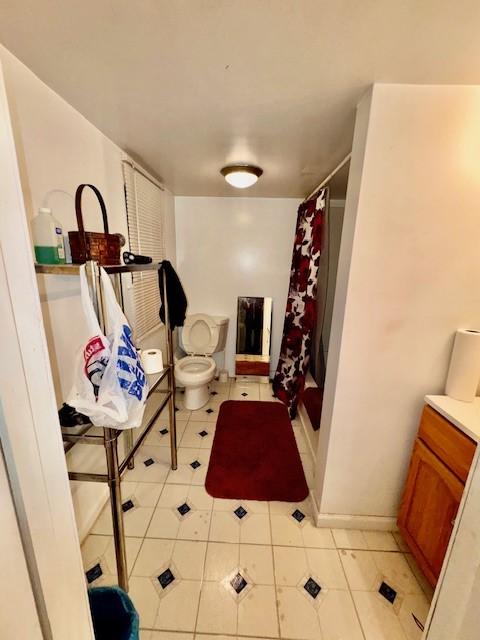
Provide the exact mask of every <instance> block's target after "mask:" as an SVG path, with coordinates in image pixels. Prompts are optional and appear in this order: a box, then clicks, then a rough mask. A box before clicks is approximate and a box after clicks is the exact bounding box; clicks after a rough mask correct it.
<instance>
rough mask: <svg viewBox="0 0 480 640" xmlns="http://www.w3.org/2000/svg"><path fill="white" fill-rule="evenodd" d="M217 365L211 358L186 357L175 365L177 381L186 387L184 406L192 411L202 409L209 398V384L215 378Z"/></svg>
mask: <svg viewBox="0 0 480 640" xmlns="http://www.w3.org/2000/svg"><path fill="white" fill-rule="evenodd" d="M215 369H216V364H215V360H214V359H213V358H210V357H209V356H185V357H184V358H181V359H180V360H178V362H177V364H176V365H175V379H176V381H177V383H178V384H179V385H180V386H182V387H185V397H184V405H185V409H189V410H190V411H192V410H195V409H200V407H203V405H204V404H207V402H208V398H209V389H208V384H209V382H211V381H212V380H213V378H214V376H215Z"/></svg>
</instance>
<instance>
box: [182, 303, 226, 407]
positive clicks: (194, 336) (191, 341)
mask: <svg viewBox="0 0 480 640" xmlns="http://www.w3.org/2000/svg"><path fill="white" fill-rule="evenodd" d="M227 328H228V318H224V317H223V316H208V315H206V314H203V313H197V314H194V315H191V316H187V318H186V319H185V324H184V327H183V330H182V336H181V337H182V343H183V348H184V350H185V351H186V352H187V354H188V355H186V356H185V357H184V358H180V359H179V360H177V362H176V364H175V379H176V381H177V384H178V385H179V386H183V387H185V396H184V406H185V409H188V410H190V411H194V410H195V409H200V408H201V407H203V405H205V404H206V403H207V402H208V399H209V389H208V384H209V383H210V382H211V381H212V380H213V378H214V376H215V370H216V364H215V360H214V359H213V358H211V357H210V356H211V354H212V353H216V352H217V351H222V350H223V349H224V348H225V342H226V337H227Z"/></svg>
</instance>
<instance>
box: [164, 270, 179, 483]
mask: <svg viewBox="0 0 480 640" xmlns="http://www.w3.org/2000/svg"><path fill="white" fill-rule="evenodd" d="M162 285H163V300H164V308H165V342H166V346H167V360H168V364H169V365H170V370H169V372H168V386H169V390H170V397H169V399H168V419H169V423H170V458H171V462H172V469H173V470H174V471H175V470H176V468H177V418H176V416H175V363H174V358H173V335H172V329H171V328H170V312H169V309H168V296H167V280H166V276H165V273H164V274H163V282H162Z"/></svg>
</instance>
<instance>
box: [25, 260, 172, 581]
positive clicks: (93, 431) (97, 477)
mask: <svg viewBox="0 0 480 640" xmlns="http://www.w3.org/2000/svg"><path fill="white" fill-rule="evenodd" d="M86 264H87V265H88V268H87V270H86V271H87V277H89V278H90V284H91V291H92V292H93V298H94V306H95V308H96V310H97V315H98V316H99V322H100V326H102V325H103V317H104V314H103V307H102V300H103V295H102V286H101V280H100V277H99V276H100V269H99V265H98V264H97V263H96V262H94V261H89V262H87V263H86ZM158 267H159V265H158V264H157V263H152V264H143V265H141V264H134V265H113V266H112V265H108V266H103V268H104V269H105V271H106V272H107V273H109V274H111V275H114V276H116V289H117V292H119V293H120V296H119V297H120V300H119V303H120V305H121V306H122V307H123V291H122V285H121V277H120V274H122V273H133V272H138V271H157V270H158ZM35 271H36V273H38V274H53V275H63V276H75V275H78V274H79V272H80V265H78V264H61V265H46V264H35ZM162 287H163V299H164V300H165V317H166V322H165V330H166V343H167V358H166V359H167V364H166V366H165V367H164V369H163V370H162V371H161V372H159V373H157V374H152V375H148V376H147V379H148V383H149V392H148V396H147V403H148V401H149V400H153V399H154V398H157V396H160V401H159V402H158V404H157V405H156V406H155V407H154V408H153V411H150V407H149V406H148V404H147V408H146V412H145V414H146V418H145V424H144V425H143V426H142V427H139V428H138V429H125V430H121V431H120V430H115V429H111V428H107V427H96V426H94V425H91V424H87V425H80V426H78V427H62V438H63V442H64V450H65V454H67V453H69V452H71V453H70V456H69V458H70V459H71V458H72V454H73V457H78V458H81V459H82V461H83V460H86V461H87V463H88V464H89V467H90V468H89V469H86V470H81V471H75V470H73V469H70V470H69V472H68V475H69V478H70V479H71V480H81V481H86V482H107V483H108V485H109V488H110V503H111V508H112V522H113V537H114V542H115V555H116V560H117V574H118V583H119V585H120V586H121V587H122V588H123V589H124V590H125V591H128V572H127V558H126V548H125V533H124V525H123V510H122V497H121V490H120V479H121V476H122V474H123V473H124V471H125V470H126V469H133V467H134V459H135V454H136V453H137V451H138V449H139V448H140V447H141V445H142V444H143V442H144V440H145V438H146V437H147V436H148V434H149V433H150V431H151V429H152V428H153V425H154V424H155V422H156V421H157V419H158V417H159V416H160V414H161V412H162V411H163V410H164V408H165V407H167V406H168V414H169V425H170V455H171V468H172V469H173V470H175V469H176V468H177V429H176V421H175V376H174V365H173V341H172V331H171V328H170V326H169V322H168V317H169V314H168V299H167V295H166V294H167V292H166V282H165V277H164V279H163V282H162ZM163 380H166V381H167V387H166V388H163V389H161V388H159V387H160V384H161V382H162V381H163ZM150 404H151V403H150ZM121 436H122V437H121ZM86 444H88V445H91V444H96V445H98V444H101V445H103V446H104V447H105V458H104V462H105V464H103V463H102V464H100V462H101V460H99V459H98V457H97V456H95V455H93V456H92V455H89V454H85V455H84V450H83V448H82V446H79V449H78V454H79V455H78V456H76V455H74V454H76V452H77V450H75V451H72V449H73V448H74V447H75V445H86ZM119 445H120V450H121V456H120V459H119Z"/></svg>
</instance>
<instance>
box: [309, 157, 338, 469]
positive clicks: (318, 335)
mask: <svg viewBox="0 0 480 640" xmlns="http://www.w3.org/2000/svg"><path fill="white" fill-rule="evenodd" d="M349 167H350V156H347V157H346V158H345V160H344V161H342V162H341V163H340V165H339V166H338V167H337V168H336V169H335V170H334V171H333V172H332V173H331V174H330V175H329V176H328V177H327V178H326V180H325V181H324V182H323V184H322V185H321V186H322V187H328V189H327V193H328V196H327V206H326V208H325V213H324V221H323V233H322V246H321V253H320V264H319V269H318V276H317V295H316V323H315V329H314V333H313V336H312V341H311V353H310V362H309V368H308V371H307V374H306V377H305V389H304V391H303V393H302V395H301V397H300V401H299V404H298V417H299V418H300V420H301V422H302V424H303V427H304V431H305V435H306V437H307V442H308V444H309V447H310V449H311V453H312V455H313V456H314V457H315V455H316V451H317V446H318V434H319V429H320V423H321V416H322V406H323V391H324V386H325V377H326V371H327V365H328V351H329V342H330V333H331V329H332V318H333V306H334V301H335V289H336V280H337V270H338V260H339V255H340V244H341V239H342V229H343V219H344V211H345V198H346V191H347V182H348V172H349Z"/></svg>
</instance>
